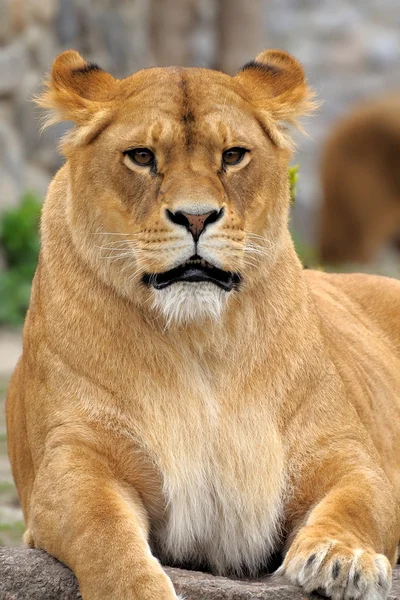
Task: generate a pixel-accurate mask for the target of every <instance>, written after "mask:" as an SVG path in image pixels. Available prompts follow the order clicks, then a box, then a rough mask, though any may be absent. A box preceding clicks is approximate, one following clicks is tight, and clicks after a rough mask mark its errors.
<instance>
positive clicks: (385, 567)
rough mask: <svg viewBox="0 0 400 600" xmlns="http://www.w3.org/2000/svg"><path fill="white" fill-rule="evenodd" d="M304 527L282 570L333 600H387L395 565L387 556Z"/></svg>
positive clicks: (305, 589)
mask: <svg viewBox="0 0 400 600" xmlns="http://www.w3.org/2000/svg"><path fill="white" fill-rule="evenodd" d="M310 529H311V528H308V527H304V528H303V529H302V530H301V531H300V532H299V534H298V535H297V537H296V538H295V540H294V542H293V544H292V545H291V547H290V549H289V552H288V554H287V555H286V558H285V561H284V563H283V565H282V567H281V569H280V573H281V574H284V575H285V576H286V577H288V579H290V581H291V582H292V583H294V584H296V585H299V586H301V587H302V588H303V590H304V591H305V592H306V593H310V592H313V591H318V592H319V593H322V594H324V595H325V596H327V597H328V598H332V600H358V599H362V600H384V599H385V598H386V597H387V595H388V593H389V591H390V587H391V578H392V568H391V566H390V563H389V561H388V559H387V558H386V556H384V555H383V554H376V553H375V552H374V551H373V550H372V549H371V548H368V547H363V545H362V544H361V543H360V544H359V545H357V544H354V547H351V546H350V545H349V544H348V543H346V542H344V541H341V540H338V539H335V538H330V537H322V536H321V535H319V536H317V535H313V533H312V530H310Z"/></svg>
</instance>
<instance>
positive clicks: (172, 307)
mask: <svg viewBox="0 0 400 600" xmlns="http://www.w3.org/2000/svg"><path fill="white" fill-rule="evenodd" d="M229 293H230V292H225V291H224V290H221V289H220V288H219V287H217V286H216V285H214V284H213V283H206V282H199V283H189V282H184V281H182V282H179V283H173V284H172V285H170V286H168V287H167V288H165V289H164V290H154V291H153V294H154V301H153V308H155V309H156V310H158V311H159V312H160V313H161V314H162V315H163V316H164V317H165V319H166V322H167V326H169V325H171V324H172V323H178V324H182V323H189V322H190V321H201V320H203V319H205V318H207V317H208V318H211V319H214V320H216V321H217V320H218V319H219V318H220V316H221V313H222V311H223V309H224V306H225V304H226V302H227V299H228V296H229Z"/></svg>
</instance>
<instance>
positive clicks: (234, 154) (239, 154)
mask: <svg viewBox="0 0 400 600" xmlns="http://www.w3.org/2000/svg"><path fill="white" fill-rule="evenodd" d="M246 152H248V150H246V148H229V150H225V152H224V153H223V154H222V162H223V164H224V165H237V164H239V163H240V162H241V160H242V159H243V157H244V155H245V154H246Z"/></svg>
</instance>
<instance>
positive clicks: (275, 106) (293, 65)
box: [234, 50, 315, 123]
mask: <svg viewBox="0 0 400 600" xmlns="http://www.w3.org/2000/svg"><path fill="white" fill-rule="evenodd" d="M234 80H235V81H236V82H238V83H239V84H240V86H241V87H242V88H243V90H244V92H245V95H246V97H247V98H248V99H249V101H250V102H251V103H252V104H253V105H254V107H255V108H257V109H258V110H260V111H265V112H267V113H269V115H270V116H271V117H272V119H273V120H275V121H288V122H291V123H295V121H296V117H298V116H299V115H304V114H306V113H309V112H311V111H312V110H313V109H314V108H315V103H314V102H313V92H312V91H311V90H310V88H309V87H308V86H307V82H306V79H305V75H304V70H303V67H302V66H301V64H300V63H299V62H298V61H297V60H296V59H295V58H293V56H291V55H290V54H288V53H287V52H284V51H283V50H265V51H264V52H261V54H259V55H258V56H257V57H256V59H255V60H252V61H251V62H249V63H247V64H246V65H244V67H243V68H242V69H241V70H240V71H239V72H238V73H237V74H236V76H235V77H234Z"/></svg>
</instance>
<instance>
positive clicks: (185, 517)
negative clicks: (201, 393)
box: [154, 402, 286, 573]
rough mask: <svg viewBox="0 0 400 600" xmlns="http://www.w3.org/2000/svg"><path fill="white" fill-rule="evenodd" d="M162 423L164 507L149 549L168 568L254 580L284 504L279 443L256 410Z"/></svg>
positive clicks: (268, 550) (273, 539)
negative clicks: (194, 566) (182, 566)
mask: <svg viewBox="0 0 400 600" xmlns="http://www.w3.org/2000/svg"><path fill="white" fill-rule="evenodd" d="M204 408H205V407H204V405H203V410H202V411H199V412H198V413H197V414H196V416H195V417H193V418H191V419H190V418H189V413H187V415H186V416H187V417H188V418H186V419H183V420H182V421H180V422H177V421H175V422H174V423H173V424H171V423H168V424H165V423H164V433H163V440H164V444H163V448H162V449H161V448H160V449H159V450H160V451H159V452H158V460H157V462H158V466H159V469H160V472H161V475H162V478H163V493H164V497H165V502H166V507H167V508H166V513H165V516H164V518H163V519H162V520H161V521H160V522H159V523H158V524H157V525H156V527H155V532H154V533H155V536H154V537H155V541H156V545H157V547H158V548H159V549H160V552H161V555H162V556H163V557H164V558H165V559H166V560H168V561H177V562H187V561H190V562H195V563H196V562H197V563H199V564H202V563H203V564H204V563H205V564H209V565H210V567H211V568H212V569H213V571H214V572H216V573H228V572H236V573H240V572H241V571H242V570H243V568H244V569H246V570H248V571H250V572H251V573H256V572H257V570H258V569H259V568H260V567H262V566H263V565H264V566H265V564H266V561H267V559H268V556H269V555H270V554H271V553H272V552H273V550H274V548H276V544H277V541H278V538H279V525H280V522H281V518H282V511H283V499H284V496H285V489H286V485H285V469H284V456H283V449H282V445H281V441H280V439H279V435H278V433H277V429H276V426H275V423H274V419H273V418H272V419H271V418H268V415H267V414H265V413H264V411H263V409H262V406H260V403H259V402H254V403H252V404H250V405H247V406H246V405H243V406H242V407H241V408H238V407H237V406H236V408H235V410H232V411H229V410H226V409H225V410H224V409H221V410H220V411H219V412H218V411H213V413H214V414H212V413H211V411H209V410H207V409H205V410H204Z"/></svg>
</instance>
